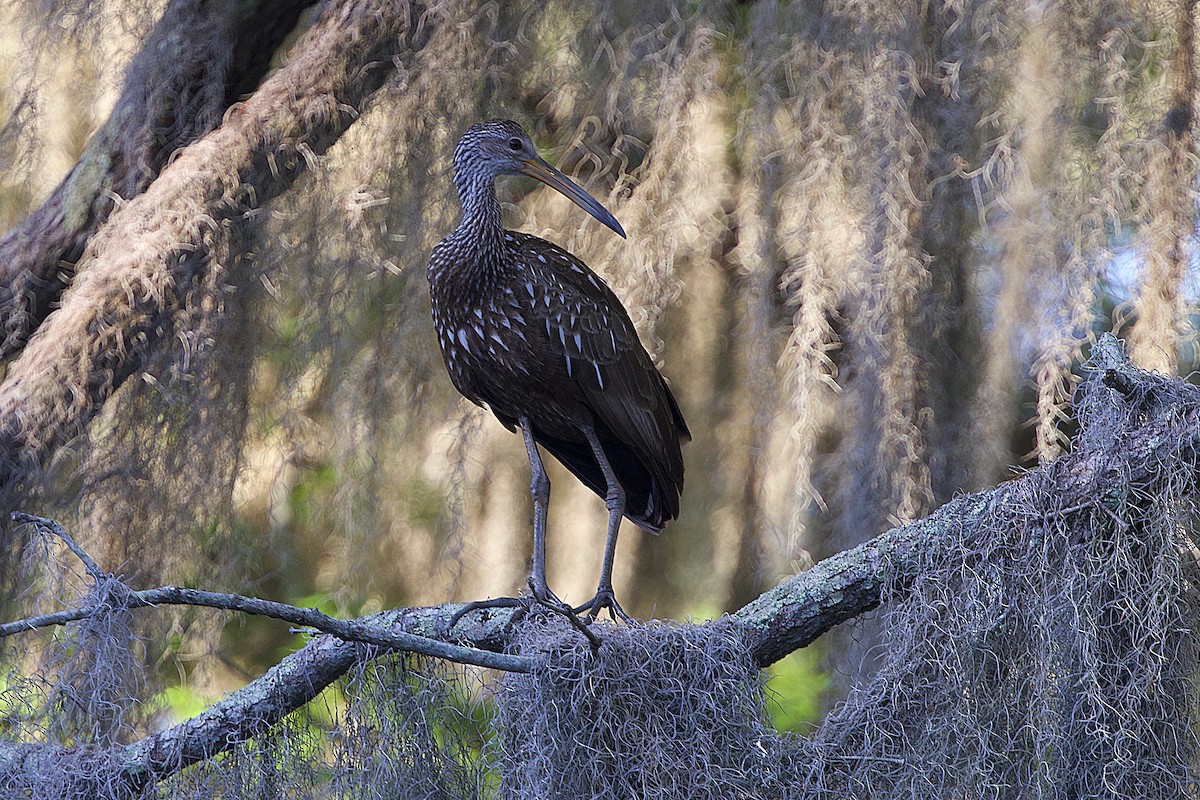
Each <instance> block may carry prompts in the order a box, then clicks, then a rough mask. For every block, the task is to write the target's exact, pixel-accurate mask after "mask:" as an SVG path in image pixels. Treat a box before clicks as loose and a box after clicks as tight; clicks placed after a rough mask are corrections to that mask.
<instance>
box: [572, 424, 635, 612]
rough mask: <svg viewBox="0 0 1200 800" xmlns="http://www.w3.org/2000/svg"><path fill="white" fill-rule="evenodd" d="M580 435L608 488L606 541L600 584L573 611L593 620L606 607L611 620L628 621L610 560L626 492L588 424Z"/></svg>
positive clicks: (614, 547) (605, 498)
mask: <svg viewBox="0 0 1200 800" xmlns="http://www.w3.org/2000/svg"><path fill="white" fill-rule="evenodd" d="M583 435H584V436H586V437H587V440H588V444H589V445H591V447H592V455H594V456H595V457H596V463H597V464H598V465H599V466H600V472H601V474H603V475H604V480H605V482H606V483H607V485H608V490H607V492H606V493H605V495H604V505H605V506H606V507H607V508H608V539H607V541H605V543H604V563H603V564H602V565H601V567H600V585H599V587H598V588H597V589H596V596H595V597H593V598H592V600H591V601H590V602H587V603H584V604H583V605H582V606H580V607H579V608H577V609H575V610H576V611H577V612H581V611H583V610H585V609H586V610H587V612H588V613H587V618H588V619H589V620H594V619H595V618H596V617H597V616H599V615H600V612H601V611H603V610H604V609H606V608H607V609H608V613H609V616H611V617H612V618H613V619H616V618H617V617H620V618H621V619H622V620H624V621H625V622H629V616H628V615H627V614H626V613H625V611H624V610H623V609H622V608H621V605H620V603H618V602H617V598H616V595H615V594H613V586H612V569H613V559H614V558H615V557H616V555H617V532H618V531H619V530H620V528H621V517H622V516H624V514H625V489H624V488H623V487H622V486H621V483H620V481H618V480H617V473H616V472H614V471H613V468H612V465H611V464H609V463H608V456H606V455H605V454H604V448H603V447H601V446H600V439H599V438H598V437H597V436H596V431H595V429H594V428H592V426H590V425H588V426H586V427H584V429H583Z"/></svg>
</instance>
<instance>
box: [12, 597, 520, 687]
mask: <svg viewBox="0 0 1200 800" xmlns="http://www.w3.org/2000/svg"><path fill="white" fill-rule="evenodd" d="M124 605H125V607H126V608H149V607H153V606H161V605H188V606H202V607H205V608H217V609H222V610H225V611H240V612H242V613H244V614H253V615H255V616H261V617H270V618H272V619H278V620H283V621H284V622H291V623H293V624H295V625H302V626H304V627H306V628H314V629H316V630H318V631H320V632H321V633H326V634H329V635H331V636H336V637H338V638H339V639H344V640H346V641H348V642H360V643H362V644H373V645H377V646H380V647H386V648H389V649H392V650H404V651H407V652H410V653H420V654H422V655H427V656H433V657H435V658H442V659H446V660H447V661H454V662H456V663H459V664H471V665H474V666H477V667H489V668H491V669H499V670H504V671H506V672H529V671H530V670H531V669H532V668H533V659H531V658H528V657H525V656H514V655H510V654H507V653H493V652H490V651H487V650H478V649H475V648H473V647H464V646H463V645H457V644H451V643H450V642H443V641H439V640H438V639H431V638H429V637H427V636H419V635H417V634H414V633H407V632H405V631H397V630H389V629H386V628H383V627H380V626H379V625H378V624H377V623H374V622H371V621H367V620H363V619H350V620H342V619H337V618H335V617H331V616H329V615H328V614H324V613H322V612H320V611H317V610H316V609H315V608H300V607H299V606H293V605H288V604H287V603H277V602H274V601H272V600H262V599H260V598H257V597H246V596H243V595H238V594H227V593H224V592H209V591H205V590H202V589H188V588H186V587H182V586H160V587H158V588H157V589H143V590H141V591H138V592H130V594H129V595H128V596H127V597H126V598H125V600H124ZM98 611H99V609H98V608H96V607H87V608H73V609H68V610H64V611H57V612H54V613H50V614H39V615H38V616H35V617H27V618H25V619H19V620H15V621H13V622H6V623H4V624H2V625H0V639H3V638H6V637H8V636H12V635H14V634H17V633H24V632H26V631H32V630H36V629H38V628H47V627H52V626H56V625H65V624H67V623H68V622H76V621H78V620H81V619H86V618H88V617H91V616H93V615H94V614H96V613H97V612H98Z"/></svg>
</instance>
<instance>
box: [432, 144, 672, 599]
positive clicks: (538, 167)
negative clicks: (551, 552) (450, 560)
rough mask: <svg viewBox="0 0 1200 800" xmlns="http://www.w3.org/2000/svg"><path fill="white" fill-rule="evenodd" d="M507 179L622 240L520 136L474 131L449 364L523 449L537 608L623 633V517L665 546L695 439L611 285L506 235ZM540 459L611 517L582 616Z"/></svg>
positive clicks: (552, 250) (444, 286) (467, 155)
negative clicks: (551, 581) (550, 543)
mask: <svg viewBox="0 0 1200 800" xmlns="http://www.w3.org/2000/svg"><path fill="white" fill-rule="evenodd" d="M500 175H528V176H530V177H532V178H536V179H538V180H539V181H541V182H542V183H544V184H546V185H547V186H549V187H551V188H553V189H556V190H558V191H559V192H562V193H563V194H564V195H566V196H567V197H568V198H570V199H571V200H572V201H574V202H575V203H576V204H577V205H578V206H579V207H580V208H582V209H583V210H585V211H587V212H588V213H589V214H591V215H592V216H593V217H595V218H596V219H597V220H599V221H600V222H602V223H604V224H605V225H606V226H608V227H609V228H611V229H612V230H613V231H615V232H616V233H618V234H620V235H621V237H622V238H624V236H625V231H624V230H623V229H622V228H621V225H620V223H618V222H617V220H616V219H615V218H614V217H613V215H612V214H610V213H609V212H608V210H607V209H606V208H604V206H602V205H601V204H600V203H599V202H597V201H596V200H595V198H593V197H592V196H591V195H589V194H588V193H587V192H585V191H584V190H583V189H581V188H579V186H577V185H576V184H575V183H573V182H572V181H571V180H570V179H569V178H567V177H566V176H565V175H563V174H562V173H561V172H559V171H558V170H557V169H555V168H554V167H552V166H550V165H549V164H548V163H546V162H545V161H544V160H543V159H542V158H540V157H539V156H538V154H537V151H536V150H535V149H534V146H533V143H532V142H531V141H530V139H529V136H528V135H527V134H526V133H525V131H524V130H523V129H522V128H521V126H520V125H518V124H517V123H515V122H512V121H510V120H489V121H486V122H480V123H476V124H475V125H472V126H471V127H470V128H469V129H468V130H467V132H466V133H464V134H463V136H462V139H461V140H460V141H459V142H458V146H457V147H456V148H455V150H454V185H455V187H456V188H457V189H458V196H459V200H460V201H461V203H462V220H461V222H460V223H459V225H458V227H457V228H456V229H455V230H454V232H453V233H451V234H450V235H449V236H447V237H446V238H445V239H443V240H442V241H441V242H440V243H438V245H437V246H436V247H435V248H434V249H433V252H432V253H431V254H430V256H429V289H430V298H431V300H432V306H433V320H434V324H435V326H436V327H437V333H438V342H439V344H440V345H441V350H442V357H443V358H444V359H445V362H446V369H447V370H448V371H449V373H450V379H451V381H452V382H453V383H454V386H455V387H456V388H457V389H458V391H459V392H461V393H462V394H463V395H464V396H465V397H466V398H467V399H469V400H471V401H472V402H474V403H476V404H478V405H481V406H485V407H487V408H490V409H491V411H492V413H493V414H495V415H496V418H497V419H499V420H500V422H501V423H502V424H503V425H504V426H505V427H506V428H508V429H509V430H510V431H511V430H515V429H516V428H520V430H521V433H522V436H523V437H524V440H525V451H526V455H527V456H528V458H529V466H530V470H531V472H532V481H531V482H530V493H531V494H532V495H533V509H534V515H533V570H532V574H531V576H530V580H529V586H530V588H531V590H532V592H533V596H534V598H535V599H536V601H537V602H539V603H541V604H543V605H547V606H550V607H552V608H557V609H558V610H560V611H565V612H567V613H568V615H569V616H572V618H573V619H575V618H574V614H579V613H582V612H583V611H584V610H587V611H588V619H589V620H591V619H595V618H596V616H597V615H599V614H600V612H601V611H603V610H604V609H606V608H607V609H608V612H609V615H610V616H612V617H613V618H614V619H615V618H616V617H617V616H620V617H621V618H622V619H627V617H626V616H625V613H624V611H623V610H622V609H621V606H620V605H619V604H618V603H617V601H616V598H615V597H614V595H613V587H612V566H613V557H614V555H615V552H616V544H617V530H618V528H619V527H620V523H621V517H622V516H624V517H626V518H628V519H630V520H631V521H633V522H634V523H635V524H637V525H638V526H639V527H640V528H642V529H643V530H645V531H648V532H650V533H658V532H660V531H661V530H662V528H663V526H664V525H665V524H666V523H667V522H668V521H669V520H672V519H675V518H676V517H678V516H679V495H680V492H681V490H682V488H683V457H682V454H681V453H680V446H681V444H682V443H683V442H685V441H687V440H688V439H690V438H691V435H690V434H689V432H688V429H687V424H686V423H685V422H684V420H683V415H682V413H680V410H679V404H678V403H677V402H676V401H675V397H674V396H673V395H672V394H671V390H670V388H669V387H668V386H667V384H666V381H664V380H663V377H662V375H661V374H659V372H658V370H657V369H656V368H655V366H654V363H653V361H651V359H650V356H649V355H648V354H647V353H646V350H645V348H644V347H643V346H642V344H641V342H640V341H639V340H638V336H637V332H636V331H635V330H634V327H633V323H632V322H631V321H630V319H629V313H628V312H627V311H626V310H625V308H624V307H623V306H622V305H621V302H620V301H619V300H618V299H617V297H616V295H615V294H613V292H612V290H611V289H609V287H608V285H607V284H606V283H605V282H604V280H603V279H601V278H600V277H599V276H598V275H596V273H594V272H593V271H592V270H591V269H589V268H588V266H587V265H586V264H584V263H583V262H582V261H580V260H579V259H578V258H576V257H575V256H573V255H571V254H570V253H568V252H567V251H566V250H564V249H562V248H561V247H558V246H557V245H555V244H552V243H550V242H548V241H546V240H544V239H539V238H538V237H536V236H531V235H529V234H526V233H520V232H518V231H510V230H505V229H504V227H503V226H502V224H501V219H500V203H499V201H498V200H497V199H496V190H495V185H494V184H495V179H496V178H497V177H498V176H500ZM538 445H541V447H543V448H544V449H545V450H546V451H548V452H549V453H550V454H551V455H553V456H554V457H555V458H557V459H558V460H559V461H561V462H562V463H563V465H565V466H566V468H567V469H569V470H570V471H571V472H572V473H574V475H575V476H576V477H577V478H579V480H580V481H582V482H583V483H584V485H586V486H587V487H588V488H589V489H591V490H592V491H593V492H595V493H596V494H597V495H599V496H601V497H603V498H604V500H605V505H606V506H607V508H608V513H609V518H608V538H607V540H606V543H605V547H604V561H603V565H602V567H601V571H600V582H599V585H598V587H597V590H596V596H595V597H594V598H592V599H591V600H590V601H588V602H587V603H584V604H583V605H581V606H579V607H578V608H575V609H571V607H570V606H566V605H565V604H564V603H562V601H560V600H559V599H558V598H557V597H556V596H555V595H554V594H553V593H552V592H551V591H550V587H549V586H548V585H547V582H546V514H547V508H548V505H549V501H550V481H549V478H548V477H547V476H546V471H545V468H544V466H543V464H542V460H541V457H540V455H539V454H538ZM509 601H510V604H519V603H520V601H519V600H516V599H509ZM503 602H504V599H501V600H500V601H490V603H489V602H484V603H476V604H472V607H478V606H481V605H489V604H495V605H500V604H502V603H503ZM576 622H577V623H578V621H577V620H576Z"/></svg>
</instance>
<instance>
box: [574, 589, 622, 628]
mask: <svg viewBox="0 0 1200 800" xmlns="http://www.w3.org/2000/svg"><path fill="white" fill-rule="evenodd" d="M604 609H608V615H609V616H610V617H612V618H613V619H614V620H616V619H619V620H621V621H622V622H624V623H626V624H629V623H631V622H633V619H632V618H631V617H630V616H629V615H628V614H626V613H625V609H623V608H621V604H620V603H618V602H617V598H616V596H615V595H614V594H613V591H612V589H601V590H600V591H598V592H596V596H595V597H593V598H592V599H591V600H589V601H587V602H586V603H584V604H583V605H581V606H577V607H575V608H573V609H571V610H572V611H574V612H575V613H576V614H582V613H583V612H584V611H586V612H587V617H586V619H587V622H588V624H589V625H590V624H591V623H593V622H595V621H596V619H597V618H598V617H599V616H600V614H601V612H603V611H604Z"/></svg>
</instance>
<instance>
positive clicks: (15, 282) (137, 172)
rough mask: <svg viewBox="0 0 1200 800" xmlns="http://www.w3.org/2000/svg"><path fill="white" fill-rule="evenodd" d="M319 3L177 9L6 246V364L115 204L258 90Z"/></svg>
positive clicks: (294, 0)
mask: <svg viewBox="0 0 1200 800" xmlns="http://www.w3.org/2000/svg"><path fill="white" fill-rule="evenodd" d="M313 1H314V0H255V1H254V2H240V0H218V2H210V0H173V2H172V3H171V4H170V5H169V6H168V7H167V9H166V11H165V12H164V13H163V16H162V19H161V20H160V21H159V23H158V24H157V25H156V26H155V28H154V30H153V31H152V32H151V34H150V36H149V37H148V38H147V40H146V42H145V44H144V46H143V47H142V49H141V50H140V51H139V52H138V54H137V55H136V56H135V57H134V59H133V62H132V63H131V64H130V66H129V71H128V76H127V78H126V80H125V85H124V86H123V87H122V90H121V96H120V97H119V98H118V100H117V102H116V105H115V106H114V107H113V110H112V113H111V114H110V115H109V118H108V120H107V121H105V123H104V124H103V125H102V126H101V127H100V129H99V130H98V131H96V133H95V134H94V135H93V136H92V137H91V138H90V139H89V140H88V143H87V146H86V147H85V148H84V152H83V154H82V156H80V159H79V162H78V163H77V164H76V165H75V166H74V167H73V168H72V169H71V171H70V172H68V173H67V176H66V177H65V178H63V180H62V182H61V183H60V184H59V185H58V187H57V188H55V190H54V191H53V192H52V193H51V194H50V196H49V197H48V198H47V199H46V201H45V202H44V203H43V204H42V205H41V207H40V208H38V209H37V210H36V211H34V212H33V213H32V214H30V215H29V216H28V217H26V218H25V219H24V220H23V221H22V222H21V223H20V224H18V225H16V226H15V227H13V228H12V230H10V231H9V232H8V233H7V234H5V236H4V238H3V239H0V333H2V335H0V357H5V356H8V355H11V354H12V353H14V352H16V351H17V350H18V349H20V347H21V346H23V345H24V344H25V342H26V341H27V339H28V337H29V335H30V334H31V333H32V332H33V331H34V329H35V328H36V327H37V326H38V325H39V324H40V323H41V321H42V320H43V319H44V318H45V316H46V315H47V314H48V313H50V309H51V306H52V304H53V303H54V302H55V301H56V300H57V299H58V297H59V295H60V294H61V292H62V290H63V288H64V287H65V286H66V285H67V284H68V283H70V281H71V279H72V277H73V271H74V268H75V263H76V262H77V261H78V260H79V258H80V256H82V255H83V252H84V248H85V247H86V245H87V243H88V241H89V240H90V239H91V237H92V235H93V234H95V233H96V231H97V230H98V229H99V228H100V226H102V225H103V224H104V223H105V222H106V221H107V220H108V218H109V215H110V214H112V212H113V211H114V209H115V208H116V206H117V202H118V200H119V201H122V202H123V201H128V200H131V199H132V198H134V197H136V196H138V195H140V194H141V193H142V192H144V191H145V190H146V187H147V186H149V185H150V182H151V181H153V180H154V179H155V178H156V177H157V176H158V174H159V172H160V171H161V170H162V168H163V167H164V166H165V165H166V163H167V161H168V160H169V159H170V157H171V156H172V154H173V153H175V152H176V151H178V150H179V149H181V148H183V147H186V146H187V145H189V144H191V143H192V142H194V141H196V139H198V138H200V137H201V136H203V135H204V134H206V133H208V132H209V131H211V130H212V129H213V128H215V127H216V126H217V125H219V124H220V122H221V118H222V115H223V114H224V113H225V110H226V109H227V108H228V107H229V106H230V104H232V103H233V102H234V101H236V100H237V99H238V97H239V96H241V95H242V94H244V93H246V92H249V91H252V90H253V88H254V87H255V86H257V85H258V83H259V81H261V80H262V77H263V76H264V75H265V74H266V71H267V69H268V67H269V66H270V63H271V55H272V54H273V53H274V52H275V50H276V48H277V47H278V46H279V45H280V43H282V42H283V40H284V38H285V37H286V36H287V35H288V34H289V33H291V31H292V30H293V29H294V28H295V26H296V21H297V19H298V18H299V16H300V12H301V11H302V10H303V9H304V8H306V7H307V6H310V5H312V3H313Z"/></svg>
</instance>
